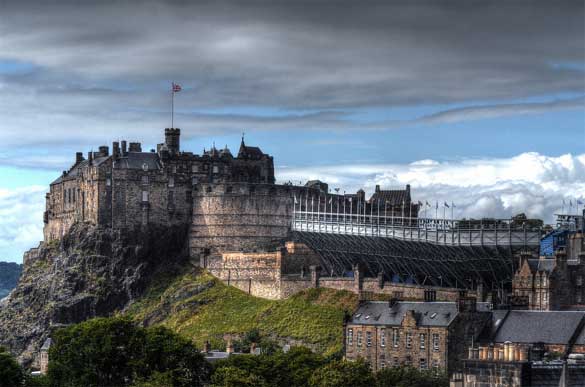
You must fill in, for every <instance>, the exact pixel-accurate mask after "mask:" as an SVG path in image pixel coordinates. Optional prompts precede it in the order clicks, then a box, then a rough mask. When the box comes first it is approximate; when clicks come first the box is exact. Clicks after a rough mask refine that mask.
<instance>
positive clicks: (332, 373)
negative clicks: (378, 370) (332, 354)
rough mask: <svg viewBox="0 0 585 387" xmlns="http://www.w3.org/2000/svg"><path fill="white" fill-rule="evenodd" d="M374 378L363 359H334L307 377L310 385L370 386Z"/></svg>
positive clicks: (373, 383)
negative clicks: (351, 360) (352, 360)
mask: <svg viewBox="0 0 585 387" xmlns="http://www.w3.org/2000/svg"><path fill="white" fill-rule="evenodd" d="M373 385H375V379H374V376H373V375H372V372H371V370H370V366H369V365H368V364H367V363H366V362H364V361H363V360H358V361H356V362H350V361H347V360H335V361H332V362H331V363H329V364H327V365H325V366H324V367H321V368H319V369H318V370H317V371H315V373H314V374H313V375H312V376H311V378H310V379H309V386H311V387H349V386H352V387H370V386H373Z"/></svg>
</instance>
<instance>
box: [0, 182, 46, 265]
mask: <svg viewBox="0 0 585 387" xmlns="http://www.w3.org/2000/svg"><path fill="white" fill-rule="evenodd" d="M46 190H47V187H42V186H28V187H19V188H16V189H0V260H8V261H17V262H18V261H20V260H21V258H22V253H23V252H24V251H26V250H28V249H30V248H31V247H36V246H37V245H38V243H39V241H41V240H42V239H43V211H44V207H45V192H46Z"/></svg>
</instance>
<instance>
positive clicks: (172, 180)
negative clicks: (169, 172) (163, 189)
mask: <svg viewBox="0 0 585 387" xmlns="http://www.w3.org/2000/svg"><path fill="white" fill-rule="evenodd" d="M174 186H175V178H174V177H172V176H171V177H169V187H174Z"/></svg>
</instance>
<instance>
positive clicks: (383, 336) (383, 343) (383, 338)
mask: <svg viewBox="0 0 585 387" xmlns="http://www.w3.org/2000/svg"><path fill="white" fill-rule="evenodd" d="M385 346H386V332H385V331H384V330H383V329H382V330H381V331H380V347H382V348H384V347H385Z"/></svg>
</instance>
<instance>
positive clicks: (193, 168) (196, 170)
mask: <svg viewBox="0 0 585 387" xmlns="http://www.w3.org/2000/svg"><path fill="white" fill-rule="evenodd" d="M191 172H193V173H197V172H199V165H192V166H191Z"/></svg>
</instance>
